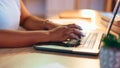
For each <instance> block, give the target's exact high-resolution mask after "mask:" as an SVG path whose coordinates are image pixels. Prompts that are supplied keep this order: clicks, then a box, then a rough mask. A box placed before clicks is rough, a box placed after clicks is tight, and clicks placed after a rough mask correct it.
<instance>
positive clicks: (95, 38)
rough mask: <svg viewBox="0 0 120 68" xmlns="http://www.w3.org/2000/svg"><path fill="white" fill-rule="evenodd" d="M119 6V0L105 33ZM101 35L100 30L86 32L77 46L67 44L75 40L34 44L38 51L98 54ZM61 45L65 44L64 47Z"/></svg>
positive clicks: (109, 27) (107, 31)
mask: <svg viewBox="0 0 120 68" xmlns="http://www.w3.org/2000/svg"><path fill="white" fill-rule="evenodd" d="M119 6H120V0H118V1H117V3H116V6H115V8H114V11H113V17H112V18H111V20H110V22H109V25H108V28H107V30H106V34H105V35H108V33H109V32H110V30H111V27H112V24H113V22H114V19H115V17H116V14H117V12H118V9H119ZM102 37H103V33H101V32H99V33H98V32H91V33H86V34H85V37H83V38H82V39H81V41H80V42H79V45H78V44H77V45H78V46H75V47H74V46H72V47H71V46H69V44H68V43H75V42H76V41H75V40H72V41H67V42H64V43H63V42H62V43H61V42H44V43H38V44H35V45H34V48H35V49H36V50H40V51H48V52H60V53H69V54H80V55H98V54H99V50H100V43H101V39H102ZM63 45H67V46H66V47H65V46H63Z"/></svg>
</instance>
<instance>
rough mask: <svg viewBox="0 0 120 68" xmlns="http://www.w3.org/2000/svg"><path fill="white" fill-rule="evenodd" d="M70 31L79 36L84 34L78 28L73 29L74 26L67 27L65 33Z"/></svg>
mask: <svg viewBox="0 0 120 68" xmlns="http://www.w3.org/2000/svg"><path fill="white" fill-rule="evenodd" d="M71 33H74V34H76V35H77V36H78V37H79V38H81V36H84V35H83V33H82V32H81V31H80V30H79V29H74V28H72V29H69V31H68V32H67V34H71Z"/></svg>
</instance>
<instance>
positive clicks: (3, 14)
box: [0, 0, 20, 30]
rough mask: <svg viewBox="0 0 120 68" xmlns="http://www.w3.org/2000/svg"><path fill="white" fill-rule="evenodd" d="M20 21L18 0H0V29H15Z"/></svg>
mask: <svg viewBox="0 0 120 68" xmlns="http://www.w3.org/2000/svg"><path fill="white" fill-rule="evenodd" d="M19 22H20V0H0V30H1V29H2V30H17V29H18V27H19Z"/></svg>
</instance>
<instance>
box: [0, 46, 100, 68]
mask: <svg viewBox="0 0 120 68" xmlns="http://www.w3.org/2000/svg"><path fill="white" fill-rule="evenodd" d="M0 68H99V59H98V57H88V56H79V55H70V54H69V55H66V54H61V53H49V52H41V51H36V50H34V49H33V48H32V47H27V48H12V49H9V48H8V49H7V48H5V49H0Z"/></svg>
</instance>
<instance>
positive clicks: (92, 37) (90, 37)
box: [80, 33, 98, 48]
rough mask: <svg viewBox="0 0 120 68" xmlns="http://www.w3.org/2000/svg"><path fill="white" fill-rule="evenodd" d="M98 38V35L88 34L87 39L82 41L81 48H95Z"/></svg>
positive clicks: (84, 38)
mask: <svg viewBox="0 0 120 68" xmlns="http://www.w3.org/2000/svg"><path fill="white" fill-rule="evenodd" d="M97 36H98V33H86V35H85V37H83V38H82V39H81V45H80V47H85V48H93V46H94V44H95V41H96V39H97Z"/></svg>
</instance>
